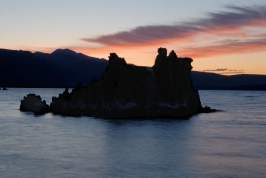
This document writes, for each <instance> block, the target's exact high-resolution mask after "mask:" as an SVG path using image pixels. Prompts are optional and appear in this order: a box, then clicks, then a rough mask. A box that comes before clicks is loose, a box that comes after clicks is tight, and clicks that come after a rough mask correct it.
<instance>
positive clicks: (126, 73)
mask: <svg viewBox="0 0 266 178" xmlns="http://www.w3.org/2000/svg"><path fill="white" fill-rule="evenodd" d="M191 62H192V59H191V58H179V57H177V55H176V53H175V52H174V51H171V52H170V54H169V55H168V56H167V49H165V48H159V49H158V55H157V57H156V60H155V64H154V66H153V67H140V66H134V65H130V64H127V63H126V61H125V59H124V58H120V57H118V56H117V54H115V53H111V54H110V56H109V66H108V67H107V69H106V72H105V74H104V76H103V78H102V79H101V80H100V81H98V82H95V83H93V84H91V85H90V86H88V87H86V88H82V89H80V90H74V91H72V92H71V93H68V92H66V91H65V92H64V93H65V94H60V95H59V97H53V99H52V103H51V105H50V107H51V110H52V112H54V113H57V114H62V115H76V116H81V115H85V116H94V117H102V118H131V117H178V118H180V117H187V116H190V115H193V114H195V113H199V112H201V110H202V106H201V102H200V97H199V94H198V91H197V90H195V89H194V88H193V85H192V79H191V75H190V73H191V69H192V66H191ZM66 93H67V94H66Z"/></svg>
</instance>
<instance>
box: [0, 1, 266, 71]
mask: <svg viewBox="0 0 266 178" xmlns="http://www.w3.org/2000/svg"><path fill="white" fill-rule="evenodd" d="M0 27H1V28H0V48H6V49H16V50H18V49H22V50H30V51H32V52H35V51H42V52H49V53H50V52H52V51H54V50H55V49H58V48H69V49H72V50H74V51H76V52H81V53H84V54H86V55H89V56H93V57H99V58H106V59H107V58H108V56H109V53H110V52H116V53H117V54H118V55H119V56H120V57H124V58H125V59H126V61H127V62H128V63H134V64H136V65H142V66H152V65H153V63H154V59H155V57H156V55H157V48H159V47H166V48H167V49H168V52H170V51H171V50H175V51H176V53H177V56H179V57H191V58H193V60H194V61H193V63H192V65H193V70H196V71H208V72H217V73H221V74H227V75H230V74H241V73H244V74H266V2H265V1H264V0H252V1H247V0H201V1H196V0H186V1H181V0H164V1H159V0H158V1H157V0H131V1H129V0H97V1H96V0H94V1H92V0H0Z"/></svg>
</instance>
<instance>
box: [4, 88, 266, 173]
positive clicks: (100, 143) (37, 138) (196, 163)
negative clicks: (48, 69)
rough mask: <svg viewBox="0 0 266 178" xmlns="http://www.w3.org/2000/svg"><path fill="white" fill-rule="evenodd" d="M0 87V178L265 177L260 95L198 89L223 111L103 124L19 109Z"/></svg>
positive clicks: (15, 96)
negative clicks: (42, 114) (187, 116)
mask: <svg viewBox="0 0 266 178" xmlns="http://www.w3.org/2000/svg"><path fill="white" fill-rule="evenodd" d="M62 91H63V89H13V88H11V89H9V90H7V91H3V90H0V177H1V178H2V177H3V178H6V177H10V178H11V177H21V178H24V177H25V178H31V177H32V178H36V177H40V178H46V177H59V178H60V177H81V178H82V177H100V178H101V177H103V178H104V177H121V178H124V177H266V109H265V108H266V91H200V96H201V101H202V104H203V105H208V106H211V107H213V108H216V109H221V110H223V112H216V113H210V114H199V115H196V116H193V117H191V118H189V119H187V120H171V119H156V120H154V119H144V120H115V121H113V120H105V119H98V118H91V117H62V116H58V115H53V114H46V115H44V116H38V117H36V116H34V115H32V114H30V113H21V112H20V111H19V105H20V100H21V99H22V98H23V97H24V96H25V95H27V94H28V93H31V92H33V93H36V94H40V95H41V96H42V97H43V99H45V100H46V101H47V102H48V103H49V102H51V97H52V96H55V95H58V93H60V92H62Z"/></svg>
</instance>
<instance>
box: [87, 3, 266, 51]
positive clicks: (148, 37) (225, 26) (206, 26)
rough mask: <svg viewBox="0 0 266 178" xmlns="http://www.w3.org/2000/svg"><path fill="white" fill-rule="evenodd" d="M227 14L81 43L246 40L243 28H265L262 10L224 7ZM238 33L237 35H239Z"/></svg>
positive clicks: (145, 28) (149, 26) (131, 43)
mask: <svg viewBox="0 0 266 178" xmlns="http://www.w3.org/2000/svg"><path fill="white" fill-rule="evenodd" d="M227 10H228V11H223V12H217V13H207V16H208V17H207V18H202V19H198V20H192V21H186V22H181V23H178V24H171V25H148V26H139V27H136V28H134V29H132V30H129V31H122V32H118V33H115V34H109V35H103V36H99V37H96V38H83V39H82V40H83V41H86V42H90V43H100V44H103V45H107V46H116V47H117V46H128V47H130V46H132V47H134V46H139V45H141V46H149V45H155V44H157V45H160V43H162V42H165V41H175V40H179V39H186V38H190V39H191V38H193V37H195V36H198V35H202V34H215V35H219V36H224V37H232V36H237V37H249V33H248V32H246V31H245V30H243V28H244V27H252V28H256V27H266V6H253V7H236V6H227ZM239 32H240V33H239Z"/></svg>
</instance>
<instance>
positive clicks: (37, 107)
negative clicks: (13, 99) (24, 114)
mask: <svg viewBox="0 0 266 178" xmlns="http://www.w3.org/2000/svg"><path fill="white" fill-rule="evenodd" d="M20 111H28V112H33V113H34V114H36V115H40V114H45V113H47V112H48V111H49V106H48V105H47V104H46V102H45V100H43V101H42V99H41V97H40V96H39V95H35V94H28V95H27V96H26V97H24V99H23V100H21V104H20Z"/></svg>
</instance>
